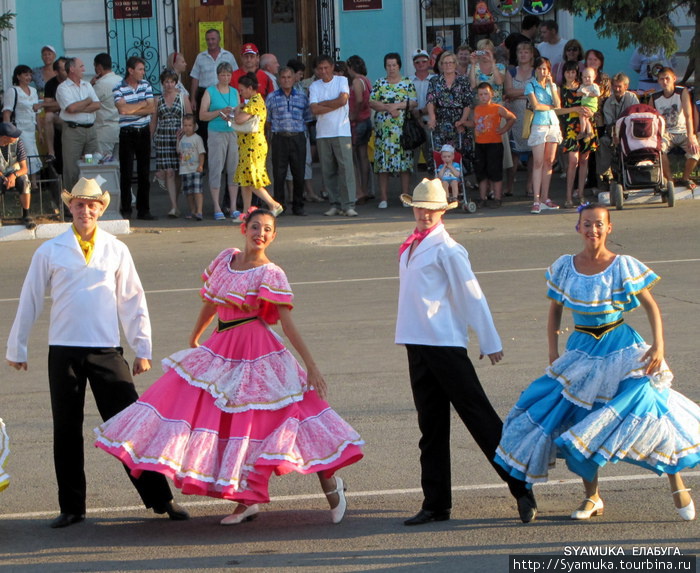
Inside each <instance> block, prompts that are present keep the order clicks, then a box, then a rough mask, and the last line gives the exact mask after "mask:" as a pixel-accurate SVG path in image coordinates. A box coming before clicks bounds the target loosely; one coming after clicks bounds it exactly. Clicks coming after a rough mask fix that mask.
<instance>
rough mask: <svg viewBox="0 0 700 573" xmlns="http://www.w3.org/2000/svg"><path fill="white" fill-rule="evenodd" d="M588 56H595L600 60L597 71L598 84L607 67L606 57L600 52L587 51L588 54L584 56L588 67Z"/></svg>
mask: <svg viewBox="0 0 700 573" xmlns="http://www.w3.org/2000/svg"><path fill="white" fill-rule="evenodd" d="M588 54H593V55H594V56H595V57H596V58H598V59H599V60H600V67H599V68H598V69H597V70H596V71H595V80H596V83H598V80H599V79H600V75H601V74H602V73H603V67H604V66H605V56H604V55H603V52H601V51H600V50H586V53H585V54H584V56H583V61H584V62H585V64H586V66H588Z"/></svg>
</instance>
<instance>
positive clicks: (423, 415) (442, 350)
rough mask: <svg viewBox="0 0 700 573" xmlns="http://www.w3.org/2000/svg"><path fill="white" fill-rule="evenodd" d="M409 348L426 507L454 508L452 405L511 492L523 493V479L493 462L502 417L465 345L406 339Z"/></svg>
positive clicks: (513, 493) (409, 365)
mask: <svg viewBox="0 0 700 573" xmlns="http://www.w3.org/2000/svg"><path fill="white" fill-rule="evenodd" d="M406 351H407V353H408V369H409V374H410V377H411V390H412V391H413V401H414V403H415V405H416V410H417V412H418V427H419V429H420V431H421V439H420V442H419V444H418V445H419V448H420V465H421V487H422V488H423V497H424V499H423V509H426V510H429V511H442V510H446V509H450V508H451V507H452V476H451V468H450V404H452V405H453V406H454V408H455V410H456V411H457V414H458V415H459V417H460V418H461V419H462V422H464V425H465V426H466V427H467V430H469V433H470V434H471V435H472V437H473V438H474V440H475V441H476V443H477V445H478V446H479V447H480V448H481V451H482V452H484V455H485V456H486V459H487V460H488V461H489V463H490V464H491V466H493V468H494V469H495V470H496V472H497V473H498V475H499V476H500V478H501V479H502V480H503V481H505V482H506V483H507V484H508V488H509V489H510V492H511V494H512V495H513V497H515V498H516V499H517V498H518V497H521V496H523V495H525V494H526V493H527V487H526V484H525V482H522V481H520V480H518V479H515V478H513V477H511V476H510V475H508V473H507V472H506V471H505V470H504V469H503V468H502V467H501V466H499V465H498V464H497V463H495V462H494V461H493V460H494V456H495V455H496V448H497V446H498V443H499V442H500V440H501V431H502V429H503V422H502V421H501V419H500V418H499V417H498V414H497V413H496V411H495V410H494V409H493V406H492V405H491V402H489V399H488V397H487V396H486V393H485V392H484V389H483V388H482V387H481V383H480V382H479V378H478V377H477V375H476V371H475V370H474V366H473V365H472V363H471V360H469V356H468V355H467V351H466V349H464V348H461V347H451V346H422V345H414V344H407V345H406Z"/></svg>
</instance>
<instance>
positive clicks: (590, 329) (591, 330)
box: [574, 318, 624, 340]
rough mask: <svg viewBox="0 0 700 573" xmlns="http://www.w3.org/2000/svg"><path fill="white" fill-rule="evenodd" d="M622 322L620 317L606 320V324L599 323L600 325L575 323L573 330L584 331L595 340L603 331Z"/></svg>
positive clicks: (611, 328)
mask: <svg viewBox="0 0 700 573" xmlns="http://www.w3.org/2000/svg"><path fill="white" fill-rule="evenodd" d="M623 322H624V319H622V318H621V319H619V320H616V321H615V322H608V323H607V324H601V325H600V326H583V325H578V324H577V325H576V326H575V327H574V330H578V331H579V332H585V333H586V334H590V335H591V336H592V337H593V338H595V339H596V340H599V339H600V338H602V336H603V335H604V334H605V333H607V332H610V331H611V330H613V329H615V328H617V327H618V326H620V325H621V324H622V323H623Z"/></svg>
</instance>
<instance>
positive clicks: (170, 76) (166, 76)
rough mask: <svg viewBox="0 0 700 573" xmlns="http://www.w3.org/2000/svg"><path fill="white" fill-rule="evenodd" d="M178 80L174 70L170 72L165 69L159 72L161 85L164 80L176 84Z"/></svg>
mask: <svg viewBox="0 0 700 573" xmlns="http://www.w3.org/2000/svg"><path fill="white" fill-rule="evenodd" d="M179 79H180V78H178V76H177V72H175V71H174V70H171V69H170V68H166V69H165V70H163V71H162V72H160V83H161V84H162V83H163V82H164V81H165V80H173V81H174V82H175V83H177V82H178V80H179Z"/></svg>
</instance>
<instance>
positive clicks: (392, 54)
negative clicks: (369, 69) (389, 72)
mask: <svg viewBox="0 0 700 573" xmlns="http://www.w3.org/2000/svg"><path fill="white" fill-rule="evenodd" d="M387 60H396V63H397V64H399V68H400V67H401V56H400V55H399V53H398V52H389V53H388V54H387V55H386V56H384V67H385V68H386V62H387Z"/></svg>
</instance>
